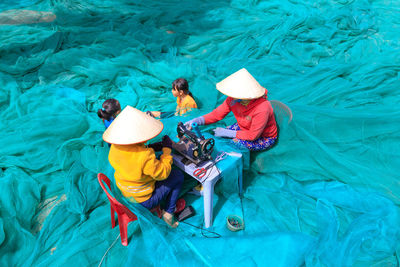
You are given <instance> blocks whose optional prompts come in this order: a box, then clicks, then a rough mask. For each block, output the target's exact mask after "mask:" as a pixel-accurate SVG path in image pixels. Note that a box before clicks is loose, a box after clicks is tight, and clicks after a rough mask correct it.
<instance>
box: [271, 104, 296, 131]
mask: <svg viewBox="0 0 400 267" xmlns="http://www.w3.org/2000/svg"><path fill="white" fill-rule="evenodd" d="M269 102H270V103H271V106H272V108H273V109H274V114H275V120H276V123H278V125H279V127H280V128H284V126H286V125H289V123H290V122H291V121H292V119H293V114H292V111H291V110H290V108H289V107H288V106H287V105H285V104H284V103H282V102H281V101H278V100H270V101H269Z"/></svg>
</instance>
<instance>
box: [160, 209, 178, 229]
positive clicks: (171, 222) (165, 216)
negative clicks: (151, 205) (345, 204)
mask: <svg viewBox="0 0 400 267" xmlns="http://www.w3.org/2000/svg"><path fill="white" fill-rule="evenodd" d="M162 218H163V220H164V222H166V223H167V224H168V225H169V226H170V227H171V228H176V227H177V226H178V225H179V222H176V221H175V220H174V215H173V214H171V213H169V212H166V211H165V210H163V214H162Z"/></svg>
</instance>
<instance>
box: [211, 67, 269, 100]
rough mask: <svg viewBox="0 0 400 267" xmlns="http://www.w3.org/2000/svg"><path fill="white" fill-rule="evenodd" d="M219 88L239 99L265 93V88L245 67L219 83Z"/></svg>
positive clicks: (255, 96) (260, 95) (257, 96)
mask: <svg viewBox="0 0 400 267" xmlns="http://www.w3.org/2000/svg"><path fill="white" fill-rule="evenodd" d="M217 89H218V91H220V92H221V93H223V94H224V95H227V96H230V97H233V98H237V99H256V98H259V97H262V96H263V95H264V94H265V88H264V87H262V86H261V85H260V84H259V83H258V82H257V81H256V79H254V77H253V76H251V74H250V73H249V72H248V71H247V70H246V69H245V68H243V69H241V70H239V71H237V72H235V73H234V74H231V75H230V76H228V77H227V78H225V79H223V80H222V81H220V82H219V83H217Z"/></svg>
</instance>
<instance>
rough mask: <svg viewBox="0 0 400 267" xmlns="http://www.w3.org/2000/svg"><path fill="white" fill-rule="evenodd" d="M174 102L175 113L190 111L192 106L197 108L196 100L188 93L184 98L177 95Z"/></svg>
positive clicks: (180, 113)
mask: <svg viewBox="0 0 400 267" xmlns="http://www.w3.org/2000/svg"><path fill="white" fill-rule="evenodd" d="M176 104H177V106H176V111H175V115H182V114H185V113H186V112H188V111H190V110H191V109H192V108H197V104H196V102H195V101H194V99H193V98H192V97H191V96H190V95H186V96H185V97H184V98H181V97H179V96H178V97H177V99H176Z"/></svg>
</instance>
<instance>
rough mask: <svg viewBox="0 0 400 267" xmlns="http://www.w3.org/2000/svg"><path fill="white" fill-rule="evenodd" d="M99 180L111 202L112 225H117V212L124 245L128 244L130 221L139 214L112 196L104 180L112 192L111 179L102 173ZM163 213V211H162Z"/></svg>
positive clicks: (135, 218)
mask: <svg viewBox="0 0 400 267" xmlns="http://www.w3.org/2000/svg"><path fill="white" fill-rule="evenodd" d="M97 180H98V181H99V183H100V186H101V188H103V190H104V192H106V194H107V198H108V200H109V201H110V204H111V227H112V228H114V227H115V212H116V213H117V215H118V224H119V232H120V233H121V243H122V245H124V246H127V245H128V223H129V222H132V221H136V220H137V216H136V215H135V214H133V212H132V211H130V210H129V209H128V208H127V207H126V206H125V205H122V204H121V203H119V202H118V200H116V199H115V198H114V197H112V196H111V195H110V194H109V193H108V191H107V189H106V187H105V186H104V184H103V182H105V183H106V184H107V185H108V188H109V189H110V192H111V186H110V179H108V177H107V176H105V175H104V174H102V173H99V174H98V175H97ZM160 214H161V212H160Z"/></svg>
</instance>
